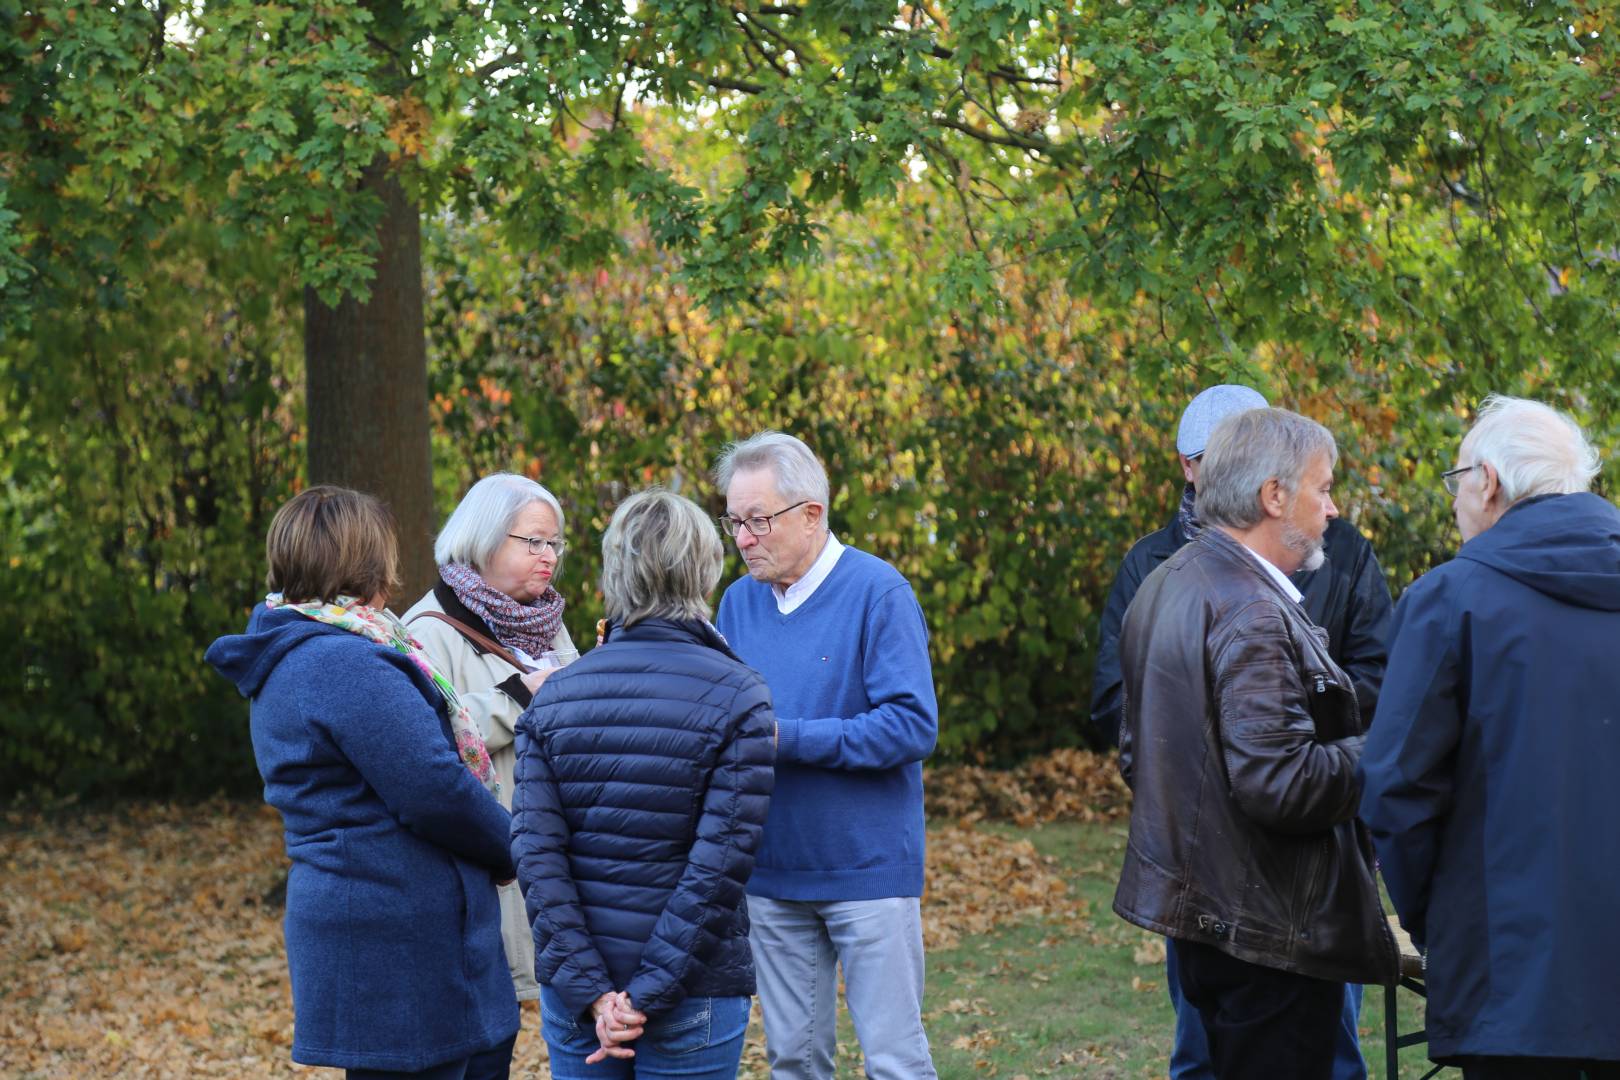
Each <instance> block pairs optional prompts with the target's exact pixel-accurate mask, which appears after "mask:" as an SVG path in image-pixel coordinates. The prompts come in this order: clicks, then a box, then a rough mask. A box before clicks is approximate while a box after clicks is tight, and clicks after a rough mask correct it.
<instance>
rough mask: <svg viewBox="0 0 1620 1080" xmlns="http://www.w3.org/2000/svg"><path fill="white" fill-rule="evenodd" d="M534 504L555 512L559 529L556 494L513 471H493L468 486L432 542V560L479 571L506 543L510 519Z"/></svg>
mask: <svg viewBox="0 0 1620 1080" xmlns="http://www.w3.org/2000/svg"><path fill="white" fill-rule="evenodd" d="M535 503H544V504H545V505H547V506H549V507H551V512H552V513H554V514H556V515H557V533H558V535H559V536H560V535H561V534H562V530H563V512H562V504H561V503H559V502H558V501H557V496H555V495H553V494H552V493H551V492H549V491H547V490H546V489H545V488H543V487H541V486H540V485H539V484H537V483H535V482H534V481H533V480H530V479H529V478H528V477H527V476H519V475H518V474H517V473H494V474H492V475H490V476H486V477H484V478H483V479H482V480H480V481H478V483H476V484H474V485H473V486H472V487H471V488H469V489H468V491H467V494H466V495H464V496H462V499H461V503H460V505H458V506H457V507H456V509H455V512H454V513H453V514H451V515H450V520H449V521H447V522H445V523H444V528H442V529H440V530H439V538H438V539H437V540H436V541H434V543H433V561H434V562H435V563H437V564H438V565H440V566H445V565H448V564H450V563H465V564H467V565H468V566H471V567H472V568H473V569H474V570H477V571H478V572H479V573H480V574H481V573H483V572H484V568H485V567H486V566H488V565H489V561H490V559H492V558H494V557H495V551H496V549H498V548H499V547H500V546H501V545H502V544H504V543H505V542H506V535H507V533H509V532H511V531H512V522H514V521H516V520H517V516H518V515H519V514H521V513H522V512H523V511H524V510H526V509H528V508H529V507H530V506H532V505H534V504H535Z"/></svg>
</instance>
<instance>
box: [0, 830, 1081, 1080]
mask: <svg viewBox="0 0 1620 1080" xmlns="http://www.w3.org/2000/svg"><path fill="white" fill-rule="evenodd" d="M286 866H287V861H286V857H285V855H284V853H283V847H282V835H281V823H280V819H279V817H278V816H277V815H276V813H275V812H274V811H273V810H271V809H270V808H269V807H265V806H253V805H246V804H242V803H235V802H226V801H214V802H209V803H203V804H197V805H190V806H170V805H155V804H131V805H127V806H123V807H120V808H118V809H116V810H105V811H94V812H89V811H74V812H69V813H66V814H63V815H60V816H58V817H57V818H55V819H45V818H42V817H41V816H40V815H37V814H33V813H23V812H11V813H8V814H7V815H6V817H5V822H4V824H3V825H0V874H3V881H4V884H3V886H0V1047H4V1048H5V1050H4V1058H5V1065H6V1073H7V1075H8V1076H17V1077H24V1078H36V1077H37V1078H41V1080H45V1078H53V1080H54V1078H57V1077H63V1078H74V1080H77V1078H80V1077H92V1076H95V1077H99V1076H119V1077H154V1078H160V1077H195V1076H215V1077H286V1076H304V1077H337V1076H339V1075H340V1074H339V1073H337V1072H336V1071H334V1070H327V1069H313V1068H307V1067H304V1066H298V1065H294V1064H293V1063H292V1062H291V1060H290V1058H289V1056H288V1051H289V1047H290V1046H291V1043H292V1032H293V1016H292V1000H291V991H290V989H289V986H288V981H287V962H286V956H285V953H284V951H283V944H282V930H281V917H282V909H281V906H280V903H279V902H278V900H277V899H276V897H275V893H276V890H277V889H278V887H279V886H280V885H281V884H282V881H283V879H284V874H285V869H286ZM927 880H928V884H927V895H926V896H925V898H924V901H923V924H924V937H925V940H926V942H927V945H928V948H930V949H935V950H937V949H943V948H949V947H951V946H952V945H954V944H956V943H957V942H959V941H960V940H961V939H962V937H964V936H968V935H975V934H983V933H986V932H988V931H990V930H993V929H995V928H997V927H998V926H1002V925H1005V924H1007V923H1009V922H1011V921H1015V920H1021V919H1026V918H1046V919H1051V920H1054V921H1056V922H1059V923H1066V924H1068V925H1070V926H1073V927H1075V928H1076V929H1077V930H1079V929H1081V928H1082V927H1083V924H1084V919H1085V910H1084V905H1083V903H1082V902H1080V901H1078V900H1076V899H1074V898H1071V897H1070V896H1069V895H1068V893H1067V890H1066V888H1065V886H1064V883H1063V881H1062V880H1061V878H1059V877H1058V875H1057V874H1056V873H1055V870H1054V868H1053V867H1052V865H1051V862H1050V860H1049V859H1047V858H1046V857H1043V856H1041V855H1040V854H1039V853H1038V852H1036V850H1035V849H1034V847H1033V846H1032V845H1031V844H1030V843H1029V842H1028V841H1027V840H1023V839H1019V838H1013V837H1006V836H1002V835H997V834H996V833H994V832H992V831H989V830H981V829H977V828H975V827H974V826H973V825H972V823H971V822H967V823H959V824H953V825H948V826H944V827H940V828H936V829H934V830H931V831H930V835H929V851H928V868H927ZM537 1028H538V1015H537V1012H536V1011H535V1009H534V1007H533V1005H532V1004H531V1005H529V1006H528V1007H527V1008H525V1010H524V1019H523V1030H522V1033H521V1034H520V1035H519V1037H518V1044H517V1051H516V1055H515V1060H514V1068H513V1076H514V1077H539V1078H544V1077H549V1075H550V1071H549V1069H548V1068H547V1066H546V1063H545V1062H546V1053H545V1045H544V1041H543V1040H542V1039H541V1038H540V1036H539V1032H538V1030H537ZM764 1072H765V1065H764V1048H763V1046H762V1045H761V1042H760V1036H759V1025H758V1021H757V1007H756V1022H755V1024H754V1025H753V1027H752V1029H751V1032H750V1037H749V1042H748V1045H747V1048H746V1049H745V1052H744V1059H743V1072H742V1075H743V1076H745V1077H762V1076H763V1075H764Z"/></svg>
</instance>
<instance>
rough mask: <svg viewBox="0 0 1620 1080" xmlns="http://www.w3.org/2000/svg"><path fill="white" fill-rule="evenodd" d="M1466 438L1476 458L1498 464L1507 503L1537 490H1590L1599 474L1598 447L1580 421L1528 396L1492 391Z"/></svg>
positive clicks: (1549, 492)
mask: <svg viewBox="0 0 1620 1080" xmlns="http://www.w3.org/2000/svg"><path fill="white" fill-rule="evenodd" d="M1462 444H1463V448H1464V449H1465V450H1472V451H1473V461H1471V462H1470V464H1473V465H1479V464H1486V465H1489V466H1490V467H1491V468H1493V469H1495V470H1496V476H1497V480H1498V481H1499V482H1500V483H1501V485H1502V500H1503V503H1504V504H1505V505H1507V506H1512V505H1513V504H1514V503H1516V502H1518V501H1519V500H1520V499H1528V498H1530V497H1531V496H1534V495H1570V494H1573V493H1575V492H1577V491H1586V490H1587V489H1589V488H1590V487H1591V486H1592V478H1593V477H1594V476H1596V475H1597V474H1598V452H1597V451H1596V450H1595V449H1593V447H1592V444H1591V443H1589V442H1587V441H1586V436H1585V435H1584V434H1582V433H1581V429H1580V427H1579V426H1577V425H1576V423H1575V421H1574V420H1571V419H1570V418H1569V417H1568V416H1566V415H1565V414H1564V413H1561V412H1559V411H1558V410H1557V409H1555V408H1553V407H1552V406H1550V405H1544V404H1542V403H1541V402H1539V401H1531V400H1530V399H1528V398H1515V397H1504V396H1503V395H1501V394H1492V395H1490V396H1489V397H1487V398H1486V399H1485V400H1484V402H1483V403H1481V405H1480V407H1479V417H1478V418H1477V419H1476V420H1475V421H1474V426H1473V427H1472V428H1471V429H1470V430H1469V432H1468V434H1467V435H1466V436H1464V437H1463V443H1462Z"/></svg>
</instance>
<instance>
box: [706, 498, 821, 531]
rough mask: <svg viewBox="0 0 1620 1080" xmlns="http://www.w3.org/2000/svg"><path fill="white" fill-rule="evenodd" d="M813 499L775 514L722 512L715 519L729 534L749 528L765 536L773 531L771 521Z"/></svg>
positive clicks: (795, 504) (803, 500)
mask: <svg viewBox="0 0 1620 1080" xmlns="http://www.w3.org/2000/svg"><path fill="white" fill-rule="evenodd" d="M811 501H812V500H810V499H800V500H799V501H798V502H796V503H794V504H793V505H792V506H784V507H782V509H780V510H778V511H777V512H776V513H774V514H755V515H754V516H753V517H746V518H734V517H732V516H731V515H730V514H721V515H720V516H719V517H717V518H715V520H716V521H718V522H719V523H720V531H721V532H723V533H725V534H726V535H727V536H736V535H737V530H738V529H747V530H748V531H749V532H751V533H753V534H754V535H755V536H765V535H767V534H768V533H769V532H770V531H771V523H772V522H774V521H775V520H776V519H777V518H779V517H781V516H782V515H783V514H785V513H787V512H788V511H789V510H797V509H798V508H799V507H801V506H803V505H805V504H806V503H808V502H811Z"/></svg>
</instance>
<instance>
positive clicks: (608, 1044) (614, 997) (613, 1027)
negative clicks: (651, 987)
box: [585, 990, 647, 1065]
mask: <svg viewBox="0 0 1620 1080" xmlns="http://www.w3.org/2000/svg"><path fill="white" fill-rule="evenodd" d="M591 1015H592V1016H594V1017H596V1041H597V1042H598V1043H600V1044H601V1045H600V1046H598V1047H597V1048H596V1052H595V1053H593V1054H592V1055H591V1056H590V1057H588V1058H586V1059H585V1064H587V1065H595V1064H596V1063H597V1062H598V1061H602V1060H604V1059H605V1058H610V1057H614V1058H632V1057H635V1056H636V1052H635V1051H634V1050H632V1049H630V1048H629V1047H627V1046H624V1045H623V1044H624V1043H628V1042H634V1041H635V1040H636V1039H639V1038H641V1032H642V1025H644V1024H646V1022H647V1017H646V1016H645V1015H643V1014H642V1013H639V1012H637V1011H636V1010H635V1008H634V1006H632V1005H631V1004H630V995H629V994H626V993H625V992H624V991H622V990H618V991H613V992H610V993H606V994H603V995H602V996H601V997H599V998H597V999H596V1000H595V1001H593V1002H591Z"/></svg>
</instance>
